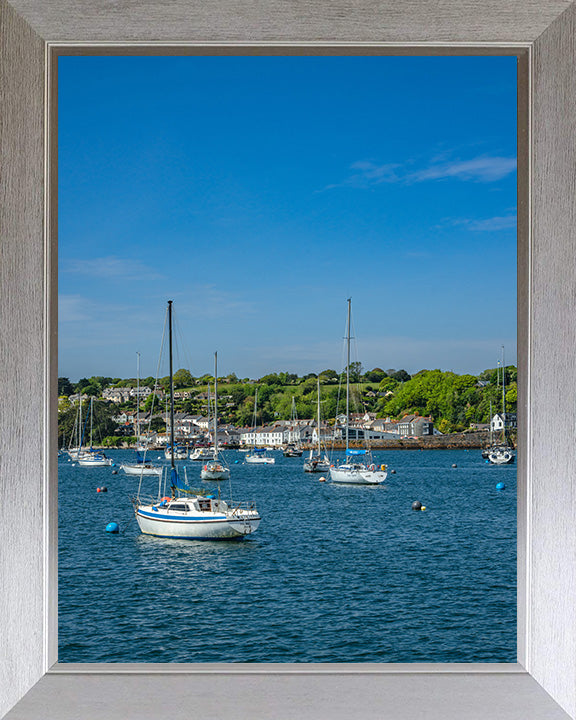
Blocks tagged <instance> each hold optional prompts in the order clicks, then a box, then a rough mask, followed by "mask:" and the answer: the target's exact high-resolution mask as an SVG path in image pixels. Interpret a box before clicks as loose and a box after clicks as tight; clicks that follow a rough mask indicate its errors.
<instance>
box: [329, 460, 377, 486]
mask: <svg viewBox="0 0 576 720" xmlns="http://www.w3.org/2000/svg"><path fill="white" fill-rule="evenodd" d="M387 476H388V473H387V472H386V471H385V470H370V469H369V468H367V467H365V466H354V465H341V466H340V467H331V468H330V480H331V481H332V482H333V483H342V484H347V485H381V484H382V483H383V482H384V481H385V480H386V478H387Z"/></svg>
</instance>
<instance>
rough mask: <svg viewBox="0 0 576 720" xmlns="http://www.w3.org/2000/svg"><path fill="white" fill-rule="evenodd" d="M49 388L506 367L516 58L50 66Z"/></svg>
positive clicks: (512, 327) (511, 335)
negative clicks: (174, 372) (352, 363)
mask: <svg viewBox="0 0 576 720" xmlns="http://www.w3.org/2000/svg"><path fill="white" fill-rule="evenodd" d="M58 80H59V117H58V126H59V127H58V132H59V168H58V172H59V314H60V319H59V374H60V375H63V376H66V377H70V378H71V379H72V380H77V379H78V378H80V377H84V376H86V377H89V376H91V375H108V376H113V377H133V376H134V374H135V364H136V352H137V351H138V352H140V353H141V366H142V375H143V376H146V375H154V374H155V372H156V365H157V361H158V351H159V346H160V340H161V333H162V325H163V321H164V312H165V306H166V301H167V300H168V299H172V300H174V308H175V314H176V318H177V322H178V327H179V332H180V335H181V338H182V342H181V345H182V348H183V355H182V357H179V358H177V361H178V366H179V367H180V366H184V367H189V369H190V370H191V372H192V374H194V375H201V374H203V373H205V372H210V371H211V370H212V362H213V359H212V358H213V352H214V351H215V350H217V351H218V356H219V371H220V372H221V373H222V374H227V373H229V372H235V373H236V374H237V375H238V376H240V377H260V376H262V375H264V374H266V373H268V372H280V371H289V372H297V373H299V374H305V373H308V372H319V371H320V370H323V369H326V368H333V369H335V370H340V369H341V366H342V337H343V335H344V330H345V316H346V299H347V298H348V297H350V296H351V297H352V308H353V317H354V331H355V336H356V342H357V359H358V360H360V361H361V362H362V364H363V366H364V367H365V368H366V369H371V368H373V367H381V368H384V369H387V368H396V369H399V368H405V369H406V370H408V371H409V372H415V371H417V370H420V369H423V368H428V369H432V368H441V369H443V370H454V371H455V372H472V373H478V372H480V371H481V370H483V369H485V368H488V367H495V366H496V363H497V361H498V359H499V358H500V356H501V346H502V345H505V347H506V362H507V363H508V362H509V363H513V362H515V361H516V59H515V58H513V57H460V58H459V57H428V58H426V57H413V58H410V57H173V58H168V57H166V58H164V57H155V58H153V57H61V58H60V59H59V79H58Z"/></svg>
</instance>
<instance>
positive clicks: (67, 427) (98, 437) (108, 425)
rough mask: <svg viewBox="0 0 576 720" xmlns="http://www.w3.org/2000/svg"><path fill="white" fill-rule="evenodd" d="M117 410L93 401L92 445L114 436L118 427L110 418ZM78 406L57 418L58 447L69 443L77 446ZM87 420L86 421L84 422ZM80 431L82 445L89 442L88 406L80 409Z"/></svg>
mask: <svg viewBox="0 0 576 720" xmlns="http://www.w3.org/2000/svg"><path fill="white" fill-rule="evenodd" d="M116 412H117V408H115V407H110V406H109V405H108V404H107V403H104V402H98V401H95V402H94V403H93V410H92V414H93V425H92V438H93V444H95V445H99V444H100V443H101V442H102V438H104V437H107V436H110V435H114V433H115V430H116V429H117V427H118V425H117V424H116V423H115V422H114V420H113V419H112V417H113V416H114V415H115V414H116ZM77 418H78V405H72V406H71V407H70V408H69V409H68V410H66V411H65V412H63V413H61V414H60V415H59V417H58V447H63V446H69V445H70V444H71V443H74V444H77V443H78V438H77V437H73V436H75V435H77V433H76V430H75V429H76V427H77V423H78V420H77ZM86 418H88V421H86ZM81 431H82V432H83V434H84V439H83V441H82V444H83V445H88V444H89V442H90V406H89V405H84V406H83V408H82V421H81Z"/></svg>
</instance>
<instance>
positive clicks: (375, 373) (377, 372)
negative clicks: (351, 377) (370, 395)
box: [364, 368, 386, 383]
mask: <svg viewBox="0 0 576 720" xmlns="http://www.w3.org/2000/svg"><path fill="white" fill-rule="evenodd" d="M385 377H386V373H385V372H384V370H382V369H381V368H374V369H373V370H368V372H367V373H365V374H364V379H365V380H366V381H367V382H374V383H379V382H381V381H382V380H383V379H384V378H385Z"/></svg>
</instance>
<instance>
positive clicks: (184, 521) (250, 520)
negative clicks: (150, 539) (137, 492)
mask: <svg viewBox="0 0 576 720" xmlns="http://www.w3.org/2000/svg"><path fill="white" fill-rule="evenodd" d="M153 507H154V506H144V507H139V508H137V509H136V520H137V522H138V525H139V526H140V530H141V531H142V532H143V533H144V534H145V535H154V536H156V537H164V538H180V539H183V540H234V539H237V538H241V537H245V536H246V535H251V534H252V533H253V532H255V531H256V530H257V529H258V525H259V524H260V516H259V515H258V513H257V512H256V511H255V510H254V511H244V512H243V513H240V512H239V513H237V514H236V516H235V517H231V516H230V514H229V513H219V512H215V513H202V515H204V517H199V516H191V517H185V515H184V514H183V513H181V514H180V515H177V514H176V513H170V511H169V510H165V509H162V508H158V510H157V511H154V510H153V509H152V508H153Z"/></svg>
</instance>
